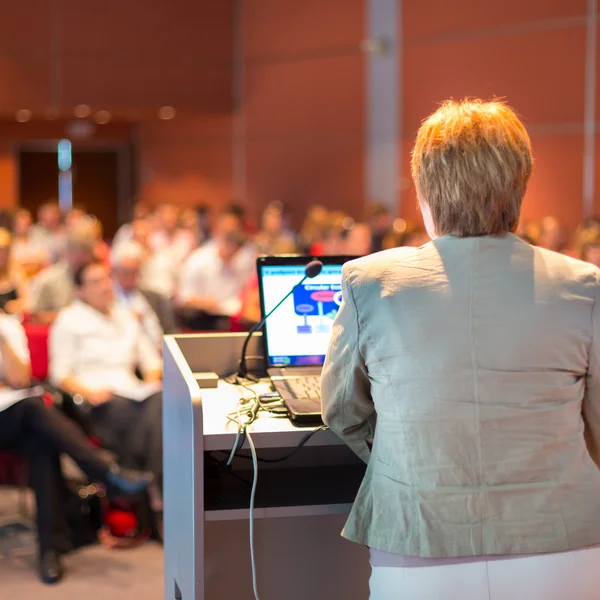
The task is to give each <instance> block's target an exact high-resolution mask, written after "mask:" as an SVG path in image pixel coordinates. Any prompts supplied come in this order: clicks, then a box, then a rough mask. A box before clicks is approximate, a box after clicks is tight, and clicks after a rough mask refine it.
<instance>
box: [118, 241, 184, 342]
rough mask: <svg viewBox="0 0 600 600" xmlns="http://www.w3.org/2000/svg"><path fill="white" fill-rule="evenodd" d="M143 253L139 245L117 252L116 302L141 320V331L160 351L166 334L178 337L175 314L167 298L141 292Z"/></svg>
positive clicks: (145, 291) (129, 243)
mask: <svg viewBox="0 0 600 600" xmlns="http://www.w3.org/2000/svg"><path fill="white" fill-rule="evenodd" d="M144 260H145V255H144V249H143V248H142V246H140V245H139V244H138V243H136V242H126V243H123V244H120V245H119V246H117V248H115V250H114V252H113V256H112V273H113V280H114V285H115V294H116V298H117V301H118V302H120V303H121V304H123V305H124V306H126V307H127V308H129V309H130V310H131V311H132V312H133V314H135V315H136V317H137V318H138V320H139V322H140V324H141V326H142V330H143V331H144V332H145V333H146V334H147V335H148V337H149V338H150V340H151V341H152V343H153V344H155V345H156V346H157V347H159V346H160V345H161V343H162V336H163V333H167V334H170V333H175V332H176V330H177V327H176V324H175V314H174V312H173V308H172V306H171V303H170V301H169V300H168V298H165V297H164V296H161V295H160V294H157V293H156V292H152V291H150V290H145V289H142V288H140V274H141V271H142V267H143V264H144Z"/></svg>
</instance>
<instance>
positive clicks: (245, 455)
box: [219, 425, 329, 463]
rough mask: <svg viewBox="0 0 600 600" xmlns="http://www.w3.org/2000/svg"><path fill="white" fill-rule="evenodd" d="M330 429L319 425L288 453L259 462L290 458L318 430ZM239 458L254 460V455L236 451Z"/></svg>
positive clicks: (259, 459) (274, 461)
mask: <svg viewBox="0 0 600 600" xmlns="http://www.w3.org/2000/svg"><path fill="white" fill-rule="evenodd" d="M327 429H329V427H327V426H326V425H321V426H320V427H317V428H315V429H312V430H311V431H309V432H308V433H307V434H306V435H305V436H304V437H303V438H302V439H301V440H300V442H299V443H298V445H297V446H295V447H294V449H293V450H292V451H291V452H289V453H288V454H285V455H284V456H279V457H277V458H260V457H259V458H258V462H263V463H278V462H283V461H285V460H288V459H290V458H291V457H292V456H294V454H296V452H298V450H300V448H302V447H303V446H304V445H305V444H306V442H308V440H310V438H311V437H312V436H313V435H315V433H317V432H318V431H325V430H327ZM219 452H225V450H219ZM236 456H237V457H238V458H243V459H245V460H252V456H250V455H249V454H241V453H239V452H236V454H235V455H234V458H235V457H236Z"/></svg>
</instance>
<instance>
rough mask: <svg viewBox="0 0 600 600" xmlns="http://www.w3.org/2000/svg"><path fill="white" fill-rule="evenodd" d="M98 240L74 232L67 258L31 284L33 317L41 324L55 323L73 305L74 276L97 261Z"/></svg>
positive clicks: (71, 236)
mask: <svg viewBox="0 0 600 600" xmlns="http://www.w3.org/2000/svg"><path fill="white" fill-rule="evenodd" d="M94 245H95V240H94V239H93V237H92V236H91V235H89V234H88V233H86V232H84V231H82V230H75V231H72V232H71V233H70V234H69V235H68V237H67V242H66V247H65V253H64V257H63V259H62V260H61V261H59V262H58V263H56V264H54V265H52V266H50V267H48V268H46V269H44V270H43V271H41V272H40V273H39V274H38V275H37V276H36V277H34V278H33V280H32V281H31V292H30V293H31V305H30V310H31V313H32V315H34V316H35V317H36V319H37V320H38V321H40V322H42V323H46V324H49V323H52V322H53V321H54V319H55V318H56V315H57V313H58V311H59V310H60V309H61V308H64V307H65V306H68V305H69V304H71V302H72V301H73V299H74V297H75V287H74V285H73V273H74V272H75V271H77V270H78V269H80V268H81V267H82V266H84V265H85V264H87V263H89V262H91V261H92V259H93V258H94Z"/></svg>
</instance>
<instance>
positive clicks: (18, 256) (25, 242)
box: [11, 208, 47, 277]
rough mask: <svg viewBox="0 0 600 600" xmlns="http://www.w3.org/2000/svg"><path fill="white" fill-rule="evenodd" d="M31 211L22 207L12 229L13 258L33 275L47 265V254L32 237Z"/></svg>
mask: <svg viewBox="0 0 600 600" xmlns="http://www.w3.org/2000/svg"><path fill="white" fill-rule="evenodd" d="M32 224H33V221H32V217H31V213H30V212H29V211H28V210H26V209H24V208H23V209H20V210H18V211H17V212H16V213H15V217H14V221H13V230H12V235H13V238H12V252H11V256H12V259H13V260H14V261H15V263H16V264H17V265H19V266H20V267H21V268H22V269H23V271H24V273H25V274H26V275H27V276H29V277H31V276H33V275H35V274H36V273H38V272H39V271H40V270H41V269H42V268H43V267H45V266H46V260H47V255H46V252H44V249H43V248H42V247H40V246H39V245H37V244H35V243H34V242H33V241H32V239H31V237H32V236H31V229H32Z"/></svg>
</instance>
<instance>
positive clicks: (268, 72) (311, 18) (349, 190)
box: [240, 0, 365, 221]
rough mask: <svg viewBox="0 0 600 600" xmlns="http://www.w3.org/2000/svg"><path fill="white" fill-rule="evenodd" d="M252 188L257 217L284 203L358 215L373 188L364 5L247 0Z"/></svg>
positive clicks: (247, 146)
mask: <svg viewBox="0 0 600 600" xmlns="http://www.w3.org/2000/svg"><path fill="white" fill-rule="evenodd" d="M241 4H242V14H241V25H242V27H241V31H242V41H243V65H244V86H243V95H244V106H243V109H242V112H241V115H240V117H241V122H242V123H243V125H245V136H243V140H242V143H243V146H242V150H243V152H244V154H245V164H246V178H245V187H246V195H247V199H248V203H249V205H250V206H251V207H253V209H254V211H255V212H256V211H258V209H259V208H260V207H262V206H264V205H265V204H267V203H269V202H271V201H283V202H285V203H286V204H287V205H288V206H289V207H290V208H291V211H292V213H293V215H294V216H295V218H296V221H298V220H300V219H301V218H302V216H303V215H304V211H305V209H306V207H307V206H308V205H310V204H314V203H320V204H324V205H326V206H330V207H332V208H334V207H335V208H343V209H344V210H347V211H348V212H350V213H353V214H357V213H359V212H360V211H361V209H362V204H363V188H364V166H363V163H364V150H365V135H364V128H365V105H364V96H365V92H364V85H365V69H364V57H363V55H362V54H361V53H360V51H359V43H360V41H361V40H362V38H363V36H364V29H365V22H364V17H365V8H364V1H363V0H327V1H324V0H304V1H303V2H298V1H297V0H244V1H243V2H242V3H241Z"/></svg>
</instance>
